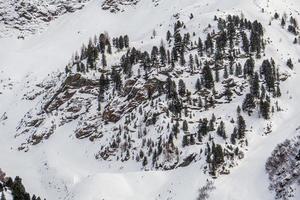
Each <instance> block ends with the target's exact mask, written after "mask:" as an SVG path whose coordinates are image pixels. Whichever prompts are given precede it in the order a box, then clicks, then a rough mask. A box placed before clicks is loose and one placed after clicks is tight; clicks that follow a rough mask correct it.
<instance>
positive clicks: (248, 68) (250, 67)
mask: <svg viewBox="0 0 300 200" xmlns="http://www.w3.org/2000/svg"><path fill="white" fill-rule="evenodd" d="M254 65H255V63H254V59H253V58H252V57H250V58H249V59H247V60H246V62H245V65H244V74H245V76H246V75H248V76H253V74H254Z"/></svg>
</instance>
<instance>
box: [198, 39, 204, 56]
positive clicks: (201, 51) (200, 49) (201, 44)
mask: <svg viewBox="0 0 300 200" xmlns="http://www.w3.org/2000/svg"><path fill="white" fill-rule="evenodd" d="M197 50H198V54H199V56H203V43H202V40H201V38H199V39H198V46H197Z"/></svg>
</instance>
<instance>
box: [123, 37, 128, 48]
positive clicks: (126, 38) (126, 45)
mask: <svg viewBox="0 0 300 200" xmlns="http://www.w3.org/2000/svg"><path fill="white" fill-rule="evenodd" d="M124 46H125V48H128V47H129V37H128V35H125V36H124Z"/></svg>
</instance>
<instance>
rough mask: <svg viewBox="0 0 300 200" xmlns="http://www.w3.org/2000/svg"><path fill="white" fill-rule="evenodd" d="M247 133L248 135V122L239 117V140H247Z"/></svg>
mask: <svg viewBox="0 0 300 200" xmlns="http://www.w3.org/2000/svg"><path fill="white" fill-rule="evenodd" d="M245 133H246V122H245V120H244V118H243V117H242V116H241V115H239V116H238V119H237V136H238V139H243V138H245Z"/></svg>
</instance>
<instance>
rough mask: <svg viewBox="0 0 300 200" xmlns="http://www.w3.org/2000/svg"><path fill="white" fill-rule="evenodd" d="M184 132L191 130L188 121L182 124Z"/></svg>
mask: <svg viewBox="0 0 300 200" xmlns="http://www.w3.org/2000/svg"><path fill="white" fill-rule="evenodd" d="M182 130H183V131H185V132H186V131H188V130H189V125H188V123H187V121H186V120H184V121H183V123H182Z"/></svg>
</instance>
